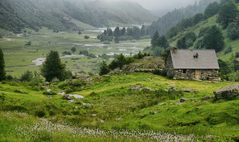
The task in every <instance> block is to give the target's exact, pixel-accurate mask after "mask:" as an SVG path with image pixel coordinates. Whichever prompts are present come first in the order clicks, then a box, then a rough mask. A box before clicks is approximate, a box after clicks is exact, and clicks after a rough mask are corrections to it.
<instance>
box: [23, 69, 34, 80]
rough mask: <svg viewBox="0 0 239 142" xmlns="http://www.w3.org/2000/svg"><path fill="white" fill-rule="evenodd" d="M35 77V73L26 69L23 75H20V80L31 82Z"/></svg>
mask: <svg viewBox="0 0 239 142" xmlns="http://www.w3.org/2000/svg"><path fill="white" fill-rule="evenodd" d="M32 79H33V73H32V72H30V71H26V72H25V73H24V74H22V76H21V77H20V81H22V82H29V81H31V80H32Z"/></svg>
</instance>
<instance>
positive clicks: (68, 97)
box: [63, 94, 84, 100]
mask: <svg viewBox="0 0 239 142" xmlns="http://www.w3.org/2000/svg"><path fill="white" fill-rule="evenodd" d="M63 98H64V99H65V100H74V99H83V98H84V97H83V96H81V95H77V94H65V95H64V96H63Z"/></svg>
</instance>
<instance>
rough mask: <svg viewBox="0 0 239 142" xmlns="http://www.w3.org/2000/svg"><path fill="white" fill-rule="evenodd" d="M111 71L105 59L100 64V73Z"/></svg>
mask: <svg viewBox="0 0 239 142" xmlns="http://www.w3.org/2000/svg"><path fill="white" fill-rule="evenodd" d="M109 72H110V69H109V67H108V65H107V64H106V62H105V61H103V62H102V63H101V66H100V75H105V74H108V73H109Z"/></svg>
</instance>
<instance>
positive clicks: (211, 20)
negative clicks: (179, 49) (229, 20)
mask: <svg viewBox="0 0 239 142" xmlns="http://www.w3.org/2000/svg"><path fill="white" fill-rule="evenodd" d="M214 25H217V26H219V27H220V25H219V24H218V23H217V16H213V17H211V18H209V19H207V20H204V21H202V22H200V23H198V24H197V25H195V26H193V27H190V28H188V29H187V30H185V31H183V32H181V33H179V34H178V35H177V36H175V37H173V38H172V39H170V43H171V46H172V47H176V45H177V41H178V40H179V39H180V38H182V37H183V36H185V34H186V33H189V32H194V33H195V34H196V35H198V34H199V32H200V30H201V29H203V28H207V27H211V26H214ZM222 32H223V35H224V37H225V40H224V42H225V48H224V50H223V51H221V52H219V53H218V58H220V59H222V60H224V61H230V59H231V57H232V56H233V55H235V53H236V52H239V48H238V46H239V40H230V39H229V38H228V37H227V32H226V29H225V30H222ZM229 47H231V48H232V52H231V53H227V54H225V51H226V50H227V49H228V48H229Z"/></svg>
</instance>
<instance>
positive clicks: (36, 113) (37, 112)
mask: <svg viewBox="0 0 239 142" xmlns="http://www.w3.org/2000/svg"><path fill="white" fill-rule="evenodd" d="M35 116H37V117H40V118H42V117H45V116H46V113H45V112H44V111H42V110H39V111H36V112H35Z"/></svg>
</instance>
